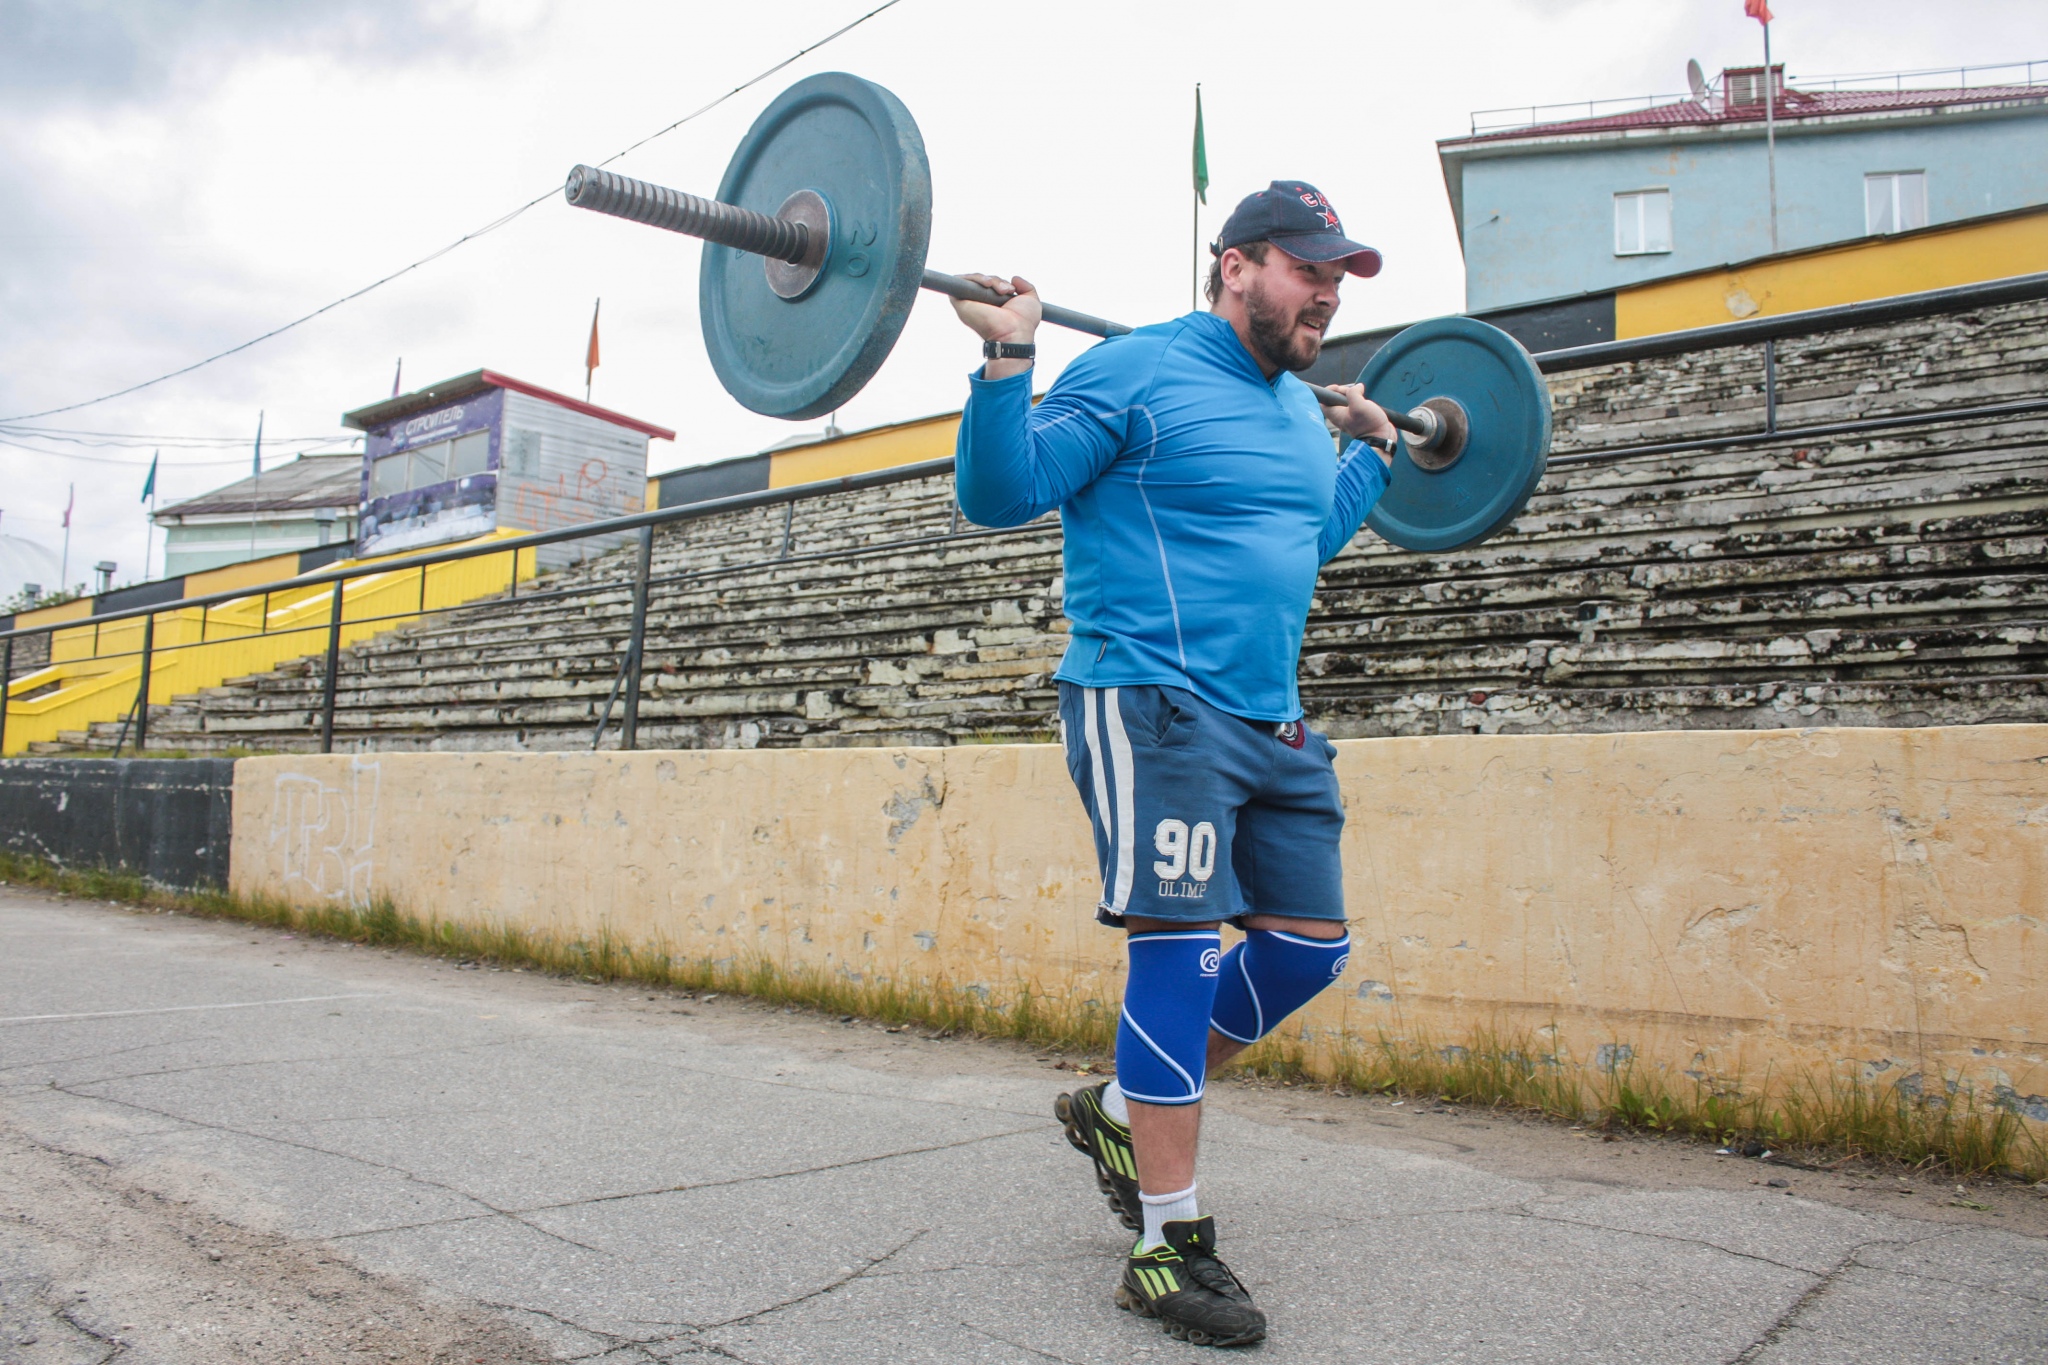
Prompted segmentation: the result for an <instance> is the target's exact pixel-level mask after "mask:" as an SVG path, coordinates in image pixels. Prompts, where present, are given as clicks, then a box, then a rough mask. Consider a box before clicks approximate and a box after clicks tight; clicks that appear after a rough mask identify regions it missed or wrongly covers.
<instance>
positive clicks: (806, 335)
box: [698, 71, 931, 421]
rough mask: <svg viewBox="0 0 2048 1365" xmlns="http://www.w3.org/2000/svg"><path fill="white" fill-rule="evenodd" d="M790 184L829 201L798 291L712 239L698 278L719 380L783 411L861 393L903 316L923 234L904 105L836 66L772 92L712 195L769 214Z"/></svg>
mask: <svg viewBox="0 0 2048 1365" xmlns="http://www.w3.org/2000/svg"><path fill="white" fill-rule="evenodd" d="M799 190H810V191H813V192H814V193H816V194H818V195H819V196H821V197H822V198H823V199H824V201H825V203H826V204H828V205H829V206H830V209H831V218H832V228H831V231H832V234H833V240H832V242H831V243H830V246H829V248H828V250H827V253H826V257H825V260H824V262H823V265H822V273H821V274H820V276H819V278H818V280H817V281H816V283H815V284H814V285H812V286H811V287H810V288H808V289H807V290H806V291H805V292H804V293H803V295H802V297H801V299H788V298H784V297H782V296H780V295H778V294H777V293H776V291H775V290H774V289H773V288H771V287H770V284H769V280H768V276H767V272H766V271H765V270H764V269H763V267H762V261H761V258H760V257H758V256H752V255H748V254H747V253H745V252H741V251H736V250H733V249H732V248H730V247H724V246H718V245H715V244H711V243H707V244H706V245H705V247H704V264H703V269H702V273H701V277H700V280H699V284H698V302H699V309H700V312H701V314H702V319H703V330H704V343H705V348H706V350H707V351H708V352H709V353H710V357H711V366H712V369H714V370H715V371H717V373H718V379H719V382H720V383H721V384H723V385H724V386H725V389H726V391H727V392H728V393H730V394H732V396H733V397H734V398H736V399H738V400H739V401H740V402H741V403H742V404H744V405H745V406H746V407H748V408H751V409H752V410H753V411H755V412H758V413H763V414H765V415H767V416H770V417H782V418H787V419H789V420H792V421H802V420H804V419H807V418H812V417H819V416H823V415H824V414H826V413H828V412H831V411H833V410H834V409H836V408H838V407H840V406H842V405H843V404H844V403H845V402H846V400H848V399H849V398H851V397H853V396H854V395H855V394H856V393H859V392H860V390H861V387H862V386H863V385H865V384H866V383H867V382H868V380H869V379H871V378H873V377H874V374H875V371H876V370H878V369H880V368H881V365H882V362H883V361H884V360H886V359H887V358H888V355H889V351H890V349H891V348H892V347H894V346H895V344H896V338H897V336H898V335H899V334H900V333H901V332H902V330H903V324H904V323H905V322H906V321H907V320H908V319H909V317H910V307H911V304H912V302H913V301H914V300H915V299H916V297H917V290H918V284H919V281H920V280H921V279H922V278H923V275H924V258H925V250H926V247H927V245H928V243H929V241H930V238H931V167H930V165H929V163H928V162H927V161H926V159H925V151H924V139H923V137H922V136H921V135H920V134H919V133H918V130H917V123H916V121H915V120H914V119H912V118H911V116H910V111H909V110H908V109H906V108H904V107H903V104H902V102H901V101H900V100H898V99H897V98H896V97H895V96H894V95H892V94H890V93H889V92H888V91H887V90H884V89H883V88H882V87H881V86H879V85H876V84H874V83H873V82H871V81H864V80H862V79H861V78H860V77H858V76H850V75H847V74H846V73H844V72H837V71H834V72H825V73H822V74H820V75H816V76H811V77H808V78H807V79H805V80H802V81H799V82H797V83H796V84H795V85H793V86H791V87H790V88H789V89H787V90H785V91H783V92H782V94H781V95H779V96H777V97H776V99H775V101H774V102H773V103H771V104H770V105H769V106H768V107H767V108H766V109H765V110H763V111H762V112H761V116H760V117H759V118H758V119H756V120H755V121H754V126H753V127H752V128H750V129H748V130H747V135H746V137H744V138H742V139H741V141H740V145H739V148H738V150H737V151H735V152H734V153H733V158H732V161H731V163H730V164H729V165H728V166H727V167H726V171H725V178H724V180H722V181H721V182H720V183H719V187H718V198H719V199H720V200H721V201H722V202H724V203H728V204H737V205H738V206H740V207H741V208H746V209H752V210H754V211H755V212H757V213H764V214H770V215H772V214H774V213H775V212H776V211H777V210H778V209H779V208H781V206H782V205H783V204H784V203H785V202H786V201H787V200H788V199H789V197H790V196H791V195H792V194H795V193H796V192H797V191H799Z"/></svg>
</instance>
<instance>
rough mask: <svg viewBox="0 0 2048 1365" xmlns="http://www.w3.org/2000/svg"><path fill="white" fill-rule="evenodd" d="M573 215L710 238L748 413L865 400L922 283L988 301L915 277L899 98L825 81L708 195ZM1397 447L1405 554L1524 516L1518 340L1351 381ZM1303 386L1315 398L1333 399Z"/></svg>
mask: <svg viewBox="0 0 2048 1365" xmlns="http://www.w3.org/2000/svg"><path fill="white" fill-rule="evenodd" d="M563 192H564V194H565V195H566V197H567V198H568V201H569V203H571V204H572V205H574V206H575V207H577V208H583V209H590V210H593V211H595V212H598V213H604V214H609V215H611V216H612V217H615V218H625V219H629V220H631V221H633V222H636V223H645V224H648V225H649V226H652V227H658V228H664V229H666V230H668V231H670V232H679V233H682V234H684V235H686V236H690V237H695V238H699V239H701V240H702V241H703V242H704V260H703V267H702V270H701V271H700V273H699V279H698V310H699V314H700V317H701V321H702V326H703V332H704V341H705V348H706V350H707V351H708V352H709V354H710V357H711V366H712V369H713V370H714V371H715V372H716V373H717V375H718V379H719V382H720V383H721V384H723V385H724V386H725V389H726V392H728V393H730V394H731V395H732V396H733V397H734V398H736V399H738V400H739V402H740V403H741V404H743V405H744V406H746V407H748V408H750V409H752V410H753V411H755V412H758V413H762V414H764V415H766V416H770V417H781V418H787V419H790V420H793V421H801V420H804V419H807V418H813V417H818V416H822V415H823V414H825V413H829V412H832V411H834V410H835V409H837V408H839V407H840V406H842V405H843V404H844V403H845V402H846V400H847V399H849V398H851V397H853V396H854V395H855V394H857V393H859V392H860V390H861V389H862V388H863V387H864V386H865V385H866V384H867V382H868V380H870V379H872V378H873V377H874V375H875V372H876V371H877V370H879V369H880V368H881V366H882V362H883V361H884V360H886V359H887V358H888V355H889V352H890V350H891V349H892V348H893V347H894V346H895V344H896V338H897V337H898V336H899V335H901V334H902V331H903V325H904V323H905V322H906V321H908V320H909V317H910V308H911V305H912V303H913V302H915V300H916V298H917V294H918V291H919V290H921V289H922V290H930V291H932V292H934V293H938V294H945V295H948V296H949V297H952V298H956V299H972V300H975V301H978V302H981V303H989V304H996V305H1000V304H1001V303H1002V302H1003V301H1004V300H1003V298H1002V297H1001V296H999V295H997V294H995V293H994V292H993V291H991V290H988V289H985V288H983V287H982V286H980V285H978V284H975V283H974V282H973V281H972V280H967V279H962V278H961V277H960V276H958V275H946V274H942V273H940V272H939V271H936V270H930V269H927V268H926V266H925V263H924V262H925V251H926V248H927V246H928V245H929V242H930V238H931V206H932V187H931V168H930V165H929V163H928V162H927V160H926V158H925V150H924V138H923V136H922V135H921V134H920V133H919V132H918V129H917V123H916V121H915V120H913V119H912V118H911V116H910V111H909V110H908V109H906V108H905V107H904V105H903V103H902V101H900V100H898V99H897V98H896V96H894V95H893V94H891V93H890V92H889V91H887V90H885V89H883V88H882V87H881V86H879V85H876V84H874V83H873V82H872V81H866V80H862V79H861V78H860V77H858V76H850V75H847V74H845V73H843V72H825V73H823V74H820V75H816V76H811V77H808V78H806V79H804V80H801V81H799V82H797V83H796V84H795V85H793V86H791V87H790V88H789V89H787V90H785V91H783V92H782V94H781V95H779V96H777V97H776V99H775V100H774V102H773V103H771V104H770V105H769V106H768V107H767V108H766V109H765V110H763V111H762V113H761V116H760V117H759V118H758V119H756V120H755V121H754V125H753V127H752V128H750V129H748V130H747V135H746V136H745V137H744V138H742V139H741V141H740V145H739V149H738V150H737V151H735V152H734V153H733V158H732V161H731V163H730V164H729V165H727V167H726V170H725V176H724V178H723V179H722V180H721V181H720V182H719V186H718V195H717V197H716V198H714V199H703V198H700V197H698V196H696V195H693V194H686V193H684V192H682V191H681V190H673V189H669V188H666V187H665V186H661V185H654V184H650V183H648V182H647V181H644V180H635V179H633V178H631V177H629V176H623V175H619V174H617V173H616V172H612V171H605V170H599V169H597V168H596V167H592V166H577V167H575V168H574V169H573V170H571V171H570V172H569V178H568V182H567V184H566V185H565V186H564V189H563ZM1043 308H1044V318H1045V321H1046V322H1049V323H1051V324H1053V325H1054V326H1056V327H1066V328H1070V329H1072V330H1074V331H1078V332H1085V333H1087V334H1088V335H1090V336H1098V337H1116V336H1121V335H1122V334H1124V333H1126V332H1128V331H1130V330H1131V329H1130V328H1129V327H1126V326H1124V325H1123V324H1122V323H1118V322H1111V321H1109V320H1108V319H1107V318H1099V317H1095V316H1093V315H1091V314H1088V313H1082V312H1077V311H1076V310H1074V309H1071V308H1062V307H1060V306H1058V305H1056V304H1051V303H1045V304H1044V305H1043ZM1358 380H1359V382H1360V383H1362V384H1364V385H1365V392H1366V395H1367V396H1368V397H1369V398H1371V399H1372V400H1373V401H1374V402H1376V403H1378V404H1380V406H1381V407H1382V408H1384V409H1386V412H1387V420H1388V421H1390V422H1392V423H1393V424H1394V426H1395V427H1396V428H1398V429H1399V430H1400V431H1401V432H1402V433H1403V434H1404V436H1405V438H1406V439H1404V440H1403V441H1402V443H1401V445H1402V448H1403V450H1404V451H1405V452H1406V455H1407V458H1405V459H1403V458H1399V457H1396V459H1395V460H1394V463H1393V475H1392V478H1391V480H1390V482H1389V484H1388V487H1387V491H1386V492H1385V493H1384V494H1383V495H1382V496H1381V498H1380V501H1379V503H1378V505H1377V506H1375V507H1374V509H1373V511H1372V514H1371V515H1370V516H1369V517H1368V518H1367V524H1368V525H1370V526H1371V527H1372V528H1373V529H1374V530H1375V531H1376V532H1378V533H1379V534H1380V535H1381V536H1382V537H1383V538H1385V539H1386V540H1388V541H1390V542H1392V543H1393V544H1395V545H1399V546H1401V547H1402V548H1404V549H1409V550H1420V551H1441V550H1453V549H1460V548H1463V547H1465V546H1468V545H1474V544H1477V543H1478V542H1480V541H1482V540H1485V539H1486V538H1487V537H1489V536H1492V535H1494V534H1495V533H1497V532H1498V531H1500V530H1502V529H1504V528H1505V527H1506V526H1507V525H1508V524H1509V523H1510V522H1512V521H1513V520H1514V519H1515V517H1516V516H1517V515H1518V514H1519V513H1520V512H1521V510H1522V508H1523V507H1524V506H1525V505H1527V503H1528V501H1529V496H1530V494H1532V493H1533V492H1534V491H1535V489H1536V485H1537V483H1538V481H1539V480H1541V479H1542V477H1543V471H1544V467H1545V463H1546V461H1547V459H1548V455H1549V450H1550V393H1549V390H1548V389H1547V388H1546V387H1545V385H1544V383H1543V377H1542V375H1541V374H1540V373H1539V372H1538V371H1537V369H1536V362H1535V361H1534V360H1532V359H1530V357H1529V353H1528V352H1527V351H1525V350H1523V349H1522V347H1521V345H1520V343H1518V342H1517V341H1515V339H1514V338H1513V337H1511V336H1509V335H1508V334H1507V333H1506V332H1503V331H1501V330H1500V329H1499V328H1497V327H1493V326H1490V325H1488V324H1486V323H1483V322H1480V321H1478V320H1477V319H1475V318H1467V317H1450V318H1437V319H1433V320H1431V321H1428V322H1420V323H1417V324H1415V325H1414V326H1412V327H1409V328H1407V329H1405V330H1403V331H1401V332H1399V333H1397V334H1396V335H1394V336H1393V337H1392V338H1390V339H1389V340H1388V341H1387V343H1386V344H1385V345H1383V346H1382V347H1380V349H1379V350H1378V351H1377V352H1375V353H1374V355H1373V357H1372V359H1371V360H1369V361H1367V362H1366V365H1365V368H1364V369H1363V370H1362V371H1360V373H1359V376H1358ZM1308 388H1309V389H1310V390H1311V391H1312V392H1313V393H1314V394H1315V396H1316V397H1317V398H1318V399H1320V400H1322V401H1324V402H1328V403H1337V404H1342V403H1343V402H1344V401H1345V400H1344V398H1343V396H1342V395H1341V394H1338V393H1336V392H1335V391H1333V390H1331V389H1327V388H1324V387H1323V386H1321V385H1319V384H1310V385H1308Z"/></svg>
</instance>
